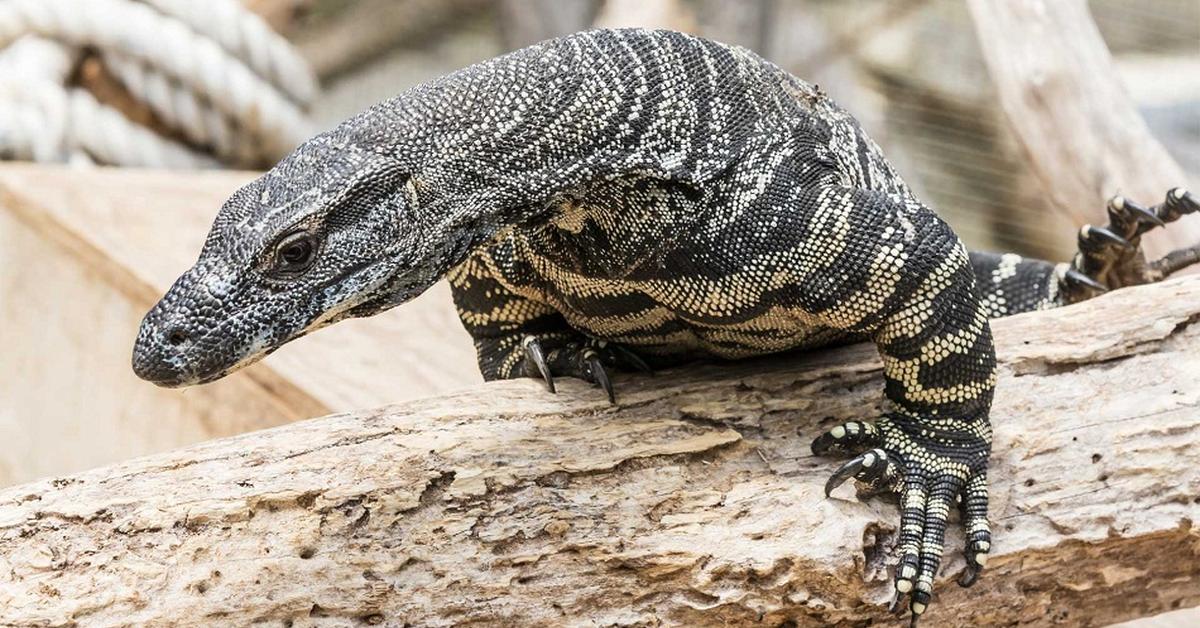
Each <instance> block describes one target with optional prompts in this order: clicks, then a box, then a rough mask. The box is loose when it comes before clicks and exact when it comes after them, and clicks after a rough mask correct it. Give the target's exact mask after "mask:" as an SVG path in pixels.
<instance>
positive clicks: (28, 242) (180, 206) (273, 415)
mask: <svg viewBox="0 0 1200 628" xmlns="http://www.w3.org/2000/svg"><path fill="white" fill-rule="evenodd" d="M253 176H254V175H253V174H252V173H220V172H206V173H190V174H181V173H169V172H149V171H134V170H127V171H122V170H115V169H99V170H72V169H68V168H64V167H58V166H32V165H19V164H6V165H3V166H0V220H2V221H3V222H2V223H0V225H2V226H0V281H2V282H3V284H2V285H3V291H2V292H0V295H2V297H0V298H2V299H3V301H0V311H3V313H4V317H5V318H4V320H5V321H6V323H7V324H6V325H4V326H3V327H2V328H0V346H4V347H5V348H6V351H5V353H6V359H5V360H4V361H3V362H2V364H0V399H3V400H4V402H3V406H2V407H0V408H2V409H0V412H2V414H0V434H3V435H7V436H8V437H9V438H10V439H11V440H9V441H8V442H16V443H22V446H21V447H13V448H4V449H2V450H0V485H4V484H10V483H12V482H15V481H21V480H28V479H31V478H34V477H41V476H45V475H50V474H57V473H65V472H69V471H74V470H79V469H82V468H87V467H91V466H95V465H97V464H102V463H106V462H112V461H114V460H119V459H123V458H127V457H130V456H135V455H142V454H146V453H150V452H153V451H162V450H164V449H168V448H171V447H178V446H180V445H183V444H187V443H193V442H196V441H199V440H203V439H207V438H215V437H218V436H226V435H231V434H237V433H241V432H244V431H246V430H249V429H257V428H262V427H267V426H271V425H278V424H280V423H283V422H287V421H292V420H296V419H298V418H306V417H311V416H316V415H320V414H326V413H328V412H338V411H346V410H351V409H355V408H362V407H370V406H376V405H380V404H383V403H389V402H393V401H401V400H404V399H412V398H415V397H420V396H424V395H430V394H435V393H438V392H444V391H447V390H453V389H455V388H458V387H462V386H467V385H470V384H473V383H477V382H479V381H480V377H479V373H478V369H477V367H476V366H475V363H474V349H473V347H472V346H471V343H470V340H469V338H468V336H467V335H466V332H465V331H463V330H462V329H461V325H460V324H459V323H458V321H457V318H456V317H455V315H454V313H453V308H452V306H451V304H450V299H449V294H448V292H449V291H448V289H447V288H446V287H445V286H443V285H439V286H437V287H435V288H434V289H433V290H431V291H430V293H428V294H426V295H424V296H422V297H420V298H419V299H417V300H416V301H414V302H413V303H411V304H409V306H408V307H405V308H401V309H397V310H394V311H392V312H389V313H386V314H384V315H381V316H378V317H374V318H372V319H370V320H361V321H348V322H346V323H342V324H340V325H337V326H335V327H332V328H329V329H328V330H324V331H322V332H321V333H318V334H315V335H313V336H311V337H309V338H305V339H302V340H299V341H297V342H295V343H293V344H292V345H291V346H289V347H287V348H286V349H284V350H282V351H280V352H278V353H276V354H275V355H273V356H271V357H269V358H268V359H267V360H266V361H265V362H264V363H262V364H260V365H256V366H254V367H251V368H249V369H247V370H246V371H244V372H242V373H238V374H235V375H234V376H232V377H230V378H229V380H228V381H227V382H226V381H222V382H218V383H216V384H213V385H210V386H204V387H201V388H197V389H185V390H164V389H158V388H156V387H154V386H152V385H150V384H147V383H145V382H142V381H140V380H137V379H136V378H135V377H134V376H133V374H132V372H131V370H130V367H129V356H130V351H131V349H132V346H133V338H134V336H135V335H136V332H137V325H138V323H139V321H140V319H141V316H142V315H143V314H144V313H145V311H146V310H147V309H148V308H149V307H150V306H151V305H153V303H154V301H155V300H157V298H158V297H159V296H160V295H161V294H162V293H163V292H164V291H165V290H166V288H167V287H168V286H169V285H170V284H171V282H173V281H174V280H175V278H176V276H178V274H179V273H181V272H182V271H184V270H186V268H187V267H188V266H189V265H190V264H191V263H192V262H193V261H194V260H195V258H196V255H197V253H198V252H199V250H200V244H201V242H202V241H203V239H204V236H205V234H206V233H207V231H208V227H209V224H210V222H211V221H212V218H213V216H214V215H215V213H216V211H217V209H218V208H219V207H220V204H221V203H222V202H223V200H224V199H225V197H226V196H228V194H229V193H230V192H232V191H233V190H234V189H236V188H237V187H238V186H240V185H242V184H243V183H245V182H247V181H248V180H249V179H250V178H251V177H253ZM83 417H86V418H83ZM151 417H153V419H151Z"/></svg>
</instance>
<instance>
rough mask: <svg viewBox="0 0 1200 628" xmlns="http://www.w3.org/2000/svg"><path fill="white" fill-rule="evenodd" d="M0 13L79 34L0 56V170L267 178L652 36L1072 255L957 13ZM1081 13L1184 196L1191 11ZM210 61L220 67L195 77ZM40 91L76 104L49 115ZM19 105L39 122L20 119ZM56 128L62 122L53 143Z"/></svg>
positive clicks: (763, 4)
mask: <svg viewBox="0 0 1200 628" xmlns="http://www.w3.org/2000/svg"><path fill="white" fill-rule="evenodd" d="M6 4H9V5H14V4H15V5H20V6H23V7H24V8H23V9H20V10H18V9H13V8H12V7H11V6H10V7H8V14H9V15H8V19H7V20H5V19H4V17H5V16H4V13H3V11H2V10H0V24H2V23H4V22H5V21H7V22H9V28H8V29H7V30H8V31H9V32H10V33H11V32H15V29H19V28H20V25H21V24H24V26H25V27H26V28H29V29H31V30H33V31H39V32H41V33H42V34H44V35H46V36H47V37H48V38H49V39H51V40H58V41H63V40H64V36H63V34H62V33H64V32H69V33H74V34H70V35H66V36H65V39H66V40H67V45H66V46H60V50H59V55H58V56H57V57H55V55H54V54H52V53H51V54H50V55H49V56H50V57H51V58H50V59H49V60H47V58H46V56H47V55H46V54H42V55H40V56H39V55H38V54H37V53H38V52H42V53H46V51H45V50H40V51H39V50H36V48H37V46H29V45H27V44H29V43H30V42H20V43H21V44H26V45H18V46H10V47H9V48H10V50H9V51H6V52H5V53H4V54H0V69H2V68H6V69H8V70H10V71H9V72H7V73H5V74H7V76H5V77H4V78H0V83H5V84H7V85H8V87H6V88H5V89H4V90H3V91H2V92H0V111H4V110H5V109H7V112H8V114H9V115H7V116H0V156H7V157H9V158H24V159H36V160H41V161H45V160H65V161H75V162H98V163H113V164H121V165H133V166H138V165H142V166H159V167H162V166H168V167H237V168H263V167H267V166H269V165H270V164H271V163H273V162H274V161H275V160H276V159H278V158H279V157H280V156H281V155H282V154H285V153H286V151H287V150H288V149H290V148H291V147H292V146H293V145H294V144H295V143H297V142H298V141H300V140H302V139H303V138H305V137H307V136H308V135H309V134H311V133H312V132H313V131H314V130H320V129H324V128H327V127H329V126H331V125H333V124H335V123H336V122H338V121H340V120H342V119H344V118H346V117H348V116H349V115H351V114H353V113H355V112H357V111H359V110H361V109H362V108H364V107H366V106H368V105H370V104H372V103H375V102H377V101H379V100H382V99H384V98H387V97H390V96H393V95H395V94H396V93H398V92H399V91H401V90H403V89H404V88H406V87H408V86H411V85H414V84H417V83H420V82H423V81H425V80H428V79H430V78H433V77H436V76H439V75H441V74H444V73H447V72H450V71H452V70H455V69H457V68H461V67H463V66H466V65H469V64H471V63H474V62H476V61H479V60H482V59H486V58H489V57H492V56H495V55H498V54H501V53H503V52H506V51H509V50H512V49H515V48H519V47H522V46H525V45H527V44H530V43H533V42H536V41H539V40H541V39H546V38H550V37H555V36H559V35H562V34H565V33H570V32H573V31H577V30H581V29H586V28H589V27H593V26H629V25H649V26H663V27H670V28H675V29H679V30H685V31H689V32H693V33H697V34H700V35H703V36H706V37H711V38H714V39H718V40H721V41H725V42H729V43H736V44H740V45H744V46H747V47H749V48H751V49H753V50H755V51H757V52H759V53H760V54H762V55H763V56H765V57H767V58H768V59H771V60H773V61H775V62H776V63H778V64H780V65H781V66H783V67H784V68H786V69H788V70H790V71H791V72H793V73H794V74H796V75H798V76H800V77H802V78H805V79H807V80H809V81H810V82H813V83H817V84H819V85H821V87H823V88H824V89H825V90H826V92H828V93H829V94H831V95H832V96H833V97H834V98H835V99H836V100H838V101H839V102H840V103H841V104H842V105H843V106H844V107H846V108H847V109H849V110H850V111H851V112H852V113H854V114H855V115H856V116H858V118H859V119H860V120H861V121H862V122H863V124H864V126H865V127H866V128H867V129H868V131H869V132H870V133H871V134H872V135H873V136H874V137H875V139H876V141H878V142H879V143H880V144H881V145H882V146H883V147H884V148H885V152H886V153H887V154H888V155H889V156H890V157H891V158H892V160H893V161H894V162H895V163H896V164H897V165H898V167H899V169H900V171H901V172H902V173H903V174H904V175H905V176H906V177H907V179H908V180H909V182H910V183H911V184H913V185H914V186H915V187H916V188H917V190H918V192H919V194H920V195H921V196H922V197H923V198H925V199H926V200H927V201H928V202H930V203H931V204H932V205H933V206H934V207H936V208H938V210H939V211H941V212H942V213H943V215H944V216H945V217H947V218H948V219H949V220H950V222H951V223H952V224H953V225H954V227H955V228H956V229H957V230H958V232H959V234H960V235H961V236H962V237H963V238H964V239H965V240H966V241H967V243H968V245H970V246H972V247H974V248H980V249H991V250H1011V251H1017V252H1020V253H1026V254H1030V255H1036V256H1040V257H1045V258H1053V259H1057V258H1062V257H1063V256H1065V255H1068V254H1069V253H1070V247H1071V245H1072V244H1073V241H1074V231H1073V228H1072V224H1071V223H1072V218H1071V216H1067V215H1064V212H1062V211H1058V212H1056V211H1054V210H1053V209H1052V207H1051V205H1050V204H1049V203H1048V202H1047V201H1046V200H1045V198H1044V194H1043V192H1042V190H1040V189H1039V186H1038V184H1037V182H1036V181H1035V180H1034V178H1033V175H1032V173H1031V171H1030V168H1028V167H1027V166H1026V164H1025V163H1024V160H1025V156H1024V155H1023V154H1022V149H1021V147H1020V145H1019V143H1018V142H1017V141H1016V140H1015V139H1014V137H1013V135H1012V133H1011V132H1010V130H1009V125H1008V124H1007V123H1006V121H1005V119H1004V113H1003V112H1002V111H1001V109H1000V106H999V102H998V99H997V96H996V93H995V90H994V88H993V85H992V81H991V78H990V76H989V73H988V71H987V68H986V67H985V65H984V60H983V56H982V54H981V51H980V46H979V44H978V42H977V40H976V29H975V28H974V27H973V25H972V21H971V16H970V14H969V12H968V9H967V7H966V3H964V2H962V1H960V0H739V1H721V0H649V1H640V2H639V1H629V0H607V1H606V0H558V1H555V0H245V2H244V3H243V5H244V7H245V9H246V10H248V12H250V13H253V14H254V15H257V16H259V17H261V18H262V21H263V22H265V23H266V24H267V25H268V26H269V28H270V30H273V31H274V32H275V33H278V34H280V35H282V36H283V38H286V40H287V41H283V40H280V41H274V40H273V39H279V38H278V37H275V36H274V33H269V32H265V30H266V29H263V28H262V26H261V25H260V24H255V23H254V22H256V20H253V19H252V18H250V19H248V18H247V17H246V16H244V15H237V13H238V12H239V11H238V8H237V7H235V6H233V5H235V4H236V0H221V1H219V2H213V3H208V2H205V3H194V2H186V1H181V0H140V1H134V0H97V2H89V3H84V5H86V10H82V11H81V10H80V9H79V8H77V7H76V6H75V5H74V4H73V3H72V1H71V0H29V1H27V2H23V1H22V0H16V2H7V3H6ZM1088 6H1089V8H1090V9H1091V13H1092V16H1093V17H1094V20H1095V23H1096V25H1097V26H1098V27H1099V30H1100V32H1101V34H1102V35H1103V37H1104V40H1105V42H1106V43H1107V44H1108V46H1109V48H1110V50H1111V51H1112V53H1113V55H1114V57H1115V62H1116V67H1117V70H1118V72H1119V74H1120V79H1121V80H1122V81H1123V82H1124V84H1125V85H1126V86H1127V87H1128V89H1129V91H1130V93H1131V95H1132V97H1133V98H1134V99H1135V101H1136V104H1137V107H1138V109H1139V111H1140V112H1141V113H1142V115H1143V116H1144V118H1145V119H1146V121H1147V123H1148V124H1149V126H1150V129H1151V131H1152V133H1153V134H1154V136H1155V137H1156V138H1157V139H1158V140H1159V141H1160V142H1161V143H1162V144H1163V145H1164V146H1165V147H1166V149H1167V151H1168V152H1169V153H1170V155H1171V156H1172V157H1173V158H1174V159H1175V160H1176V161H1177V162H1178V163H1179V164H1180V165H1181V166H1182V167H1183V168H1184V170H1185V171H1186V172H1187V174H1188V175H1190V176H1189V177H1188V178H1189V179H1194V178H1195V174H1196V173H1197V172H1198V171H1200V2H1198V1H1197V0H1153V1H1151V2H1136V3H1134V2H1128V1H1125V0H1092V1H1091V2H1089V3H1088ZM132 9H137V11H134V10H132ZM22 11H23V12H24V14H22ZM143 14H154V15H143ZM152 17H153V18H155V19H151V18H152ZM14 22H15V23H16V24H17V25H18V26H15V27H14V26H12V23H14ZM89 30H93V31H96V33H95V34H88V33H87V32H84V34H82V35H81V34H79V33H80V32H81V31H89ZM106 31H107V32H106ZM185 31H188V32H185ZM185 35H186V36H185ZM117 38H125V43H121V41H120V40H118V39H117ZM26 39H29V38H26ZM108 40H116V41H108ZM129 40H135V41H134V44H133V48H134V50H132V51H130V50H128V49H123V46H124V47H126V48H127V47H128V46H129V44H128V41H129ZM288 42H290V45H289V43H288ZM214 43H215V44H216V45H217V46H216V47H219V48H220V49H222V50H223V51H224V52H225V53H227V54H225V55H218V54H215V53H214V54H212V55H207V53H208V52H211V51H209V50H208V48H213V47H214V46H213V44H214ZM50 47H51V48H53V46H50ZM24 48H35V50H24ZM13 49H16V50H13ZM147 49H149V50H147ZM51 52H53V51H51ZM22 53H24V54H22ZM210 57H213V58H216V57H221V58H219V59H217V60H216V61H212V60H210V59H209V58H210ZM206 60H209V62H208V66H206V67H205V66H204V62H205V61H206ZM222 62H223V63H224V65H222ZM197 66H200V67H197ZM309 68H311V74H309ZM212 75H217V76H216V77H214V76H212ZM243 75H245V76H243ZM18 77H19V78H18ZM31 78H35V79H36V80H31ZM13 83H18V84H17V85H15V86H14V85H13ZM33 83H46V84H49V83H57V84H61V85H64V86H66V87H67V88H68V92H69V93H70V94H71V97H70V98H68V99H66V100H67V102H66V103H65V104H63V103H54V104H48V100H54V99H53V98H49V99H47V98H45V97H44V94H42V93H41V92H42V91H44V90H40V89H33V88H31V87H30V85H31V84H33ZM318 83H319V87H318ZM22 101H24V103H22ZM80 101H86V102H85V103H84V104H81V103H80ZM22 104H25V105H27V106H26V109H27V110H28V109H33V110H34V111H32V112H29V111H26V115H25V116H24V117H22V116H20V115H15V114H14V113H13V112H14V111H17V112H20V109H21V107H20V106H21V105H22ZM58 110H63V111H66V112H67V113H56V111H58ZM92 110H94V111H92ZM64 116H65V117H67V118H71V117H72V116H74V117H75V122H74V123H73V124H72V123H68V124H66V125H65V126H67V127H69V128H68V129H67V130H66V131H63V130H62V129H61V128H58V129H55V128H54V127H61V126H64V125H63V124H62V123H61V119H59V120H57V121H56V120H55V118H61V117H64ZM117 118H123V120H118V119H117ZM4 120H8V121H9V122H10V123H9V124H4V123H3V121H4ZM33 129H37V131H36V132H35V131H33ZM72 129H74V130H72ZM99 129H105V131H101V130H99ZM72 132H73V133H74V134H75V135H77V136H81V137H75V138H67V139H66V141H65V143H64V141H63V138H62V137H56V133H57V134H58V135H59V136H61V135H62V134H64V133H66V134H71V133H72ZM22 135H24V136H26V137H25V138H22V137H21V136H22ZM87 135H92V136H99V137H82V136H87ZM31 136H32V137H31ZM160 140H161V141H160ZM1156 200H1157V199H1142V202H1144V203H1151V202H1154V201H1156ZM1074 222H1078V220H1075V221H1074Z"/></svg>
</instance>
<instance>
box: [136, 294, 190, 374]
mask: <svg viewBox="0 0 1200 628" xmlns="http://www.w3.org/2000/svg"><path fill="white" fill-rule="evenodd" d="M153 314H154V313H153V312H151V314H149V315H147V316H146V318H145V319H143V320H142V326H141V328H140V329H139V330H138V337H137V342H135V343H134V345H133V372H134V374H136V375H137V376H138V377H140V378H142V379H144V380H146V381H148V382H153V383H155V384H158V385H159V386H167V387H175V386H183V385H185V384H186V383H188V380H189V379H190V377H189V376H188V374H187V373H185V372H184V368H183V366H184V364H185V360H184V352H185V351H186V349H187V347H188V345H189V344H190V342H191V334H190V333H188V331H187V330H186V328H185V327H183V326H182V325H177V324H170V323H167V324H160V323H159V322H158V321H156V320H154V316H153Z"/></svg>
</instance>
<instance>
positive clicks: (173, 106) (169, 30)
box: [0, 0, 316, 167]
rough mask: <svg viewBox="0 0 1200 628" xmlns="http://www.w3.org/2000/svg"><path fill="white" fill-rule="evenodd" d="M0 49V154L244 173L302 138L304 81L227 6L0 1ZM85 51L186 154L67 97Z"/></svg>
mask: <svg viewBox="0 0 1200 628" xmlns="http://www.w3.org/2000/svg"><path fill="white" fill-rule="evenodd" d="M0 49H3V53H2V54H0V156H15V157H18V158H33V159H37V160H39V161H63V160H67V159H70V158H72V156H77V155H78V153H79V152H80V151H81V150H82V151H84V152H86V153H87V155H88V156H90V157H91V158H92V159H94V160H96V161H99V162H102V163H111V164H118V165H129V166H165V167H214V166H216V165H218V161H217V160H218V159H219V160H220V161H221V162H224V163H226V164H229V165H235V166H241V167H250V166H260V165H264V164H267V163H269V162H270V161H273V160H275V159H278V158H279V157H281V156H282V155H283V154H285V153H286V152H287V151H289V150H291V149H292V148H293V147H295V146H296V145H297V144H298V143H300V142H301V141H303V140H304V139H305V138H306V137H308V136H309V135H310V134H311V129H310V126H309V123H308V120H307V117H306V114H305V112H304V109H305V108H306V107H307V105H308V103H309V101H310V100H311V99H312V98H313V96H314V95H315V94H316V81H315V79H314V78H313V76H312V73H311V71H309V70H308V68H307V67H306V66H305V65H304V62H303V61H302V60H301V59H300V58H299V57H298V56H297V55H296V53H295V52H294V50H293V49H292V48H290V47H289V45H288V44H287V42H286V41H285V40H283V38H281V37H280V36H279V35H277V34H276V33H274V32H273V31H271V30H270V28H269V27H268V26H267V25H266V24H265V23H264V22H262V20H261V19H259V18H258V17H257V16H256V15H254V14H253V13H250V12H249V11H246V10H245V9H243V8H242V7H241V6H240V5H239V4H237V3H236V2H235V1H234V0H208V1H206V2H193V1H187V0H141V2H138V1H134V0H0ZM85 50H87V51H97V52H98V56H99V58H100V60H101V61H102V63H103V64H104V65H105V67H106V68H107V69H108V71H109V73H110V74H111V75H112V76H114V77H115V78H116V79H117V80H118V81H119V82H120V83H121V84H122V85H123V86H124V87H125V89H126V90H127V91H128V92H129V94H130V95H131V96H132V97H134V98H135V99H137V100H139V101H141V102H143V103H145V104H146V105H147V107H148V108H149V109H150V110H151V111H152V112H153V113H154V114H155V116H156V117H157V118H158V119H159V120H160V121H162V122H163V123H164V124H165V125H167V126H168V127H170V128H171V129H172V130H173V131H175V132H176V133H177V134H178V136H179V137H181V138H182V139H183V140H184V141H185V142H186V143H187V146H185V145H184V144H183V143H180V142H178V141H176V140H173V139H170V138H166V137H162V136H159V135H157V134H155V133H153V132H152V131H150V130H149V129H146V128H143V127H140V126H138V125H136V124H134V123H133V122H131V121H129V120H128V119H126V118H125V117H124V116H122V115H121V114H120V112H118V111H117V110H116V109H114V108H112V107H109V106H107V105H104V104H102V103H100V102H98V101H97V100H96V99H95V97H93V96H92V95H91V94H89V93H88V92H86V91H84V90H81V89H78V88H74V87H69V86H68V81H69V79H70V75H71V73H72V72H73V69H74V68H75V67H77V65H78V64H79V62H80V60H81V59H82V58H83V55H84V54H85ZM59 116H65V118H60V117H59ZM189 146H191V147H194V148H195V149H193V148H190V147H189ZM205 153H207V154H205ZM214 157H215V159H214Z"/></svg>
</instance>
